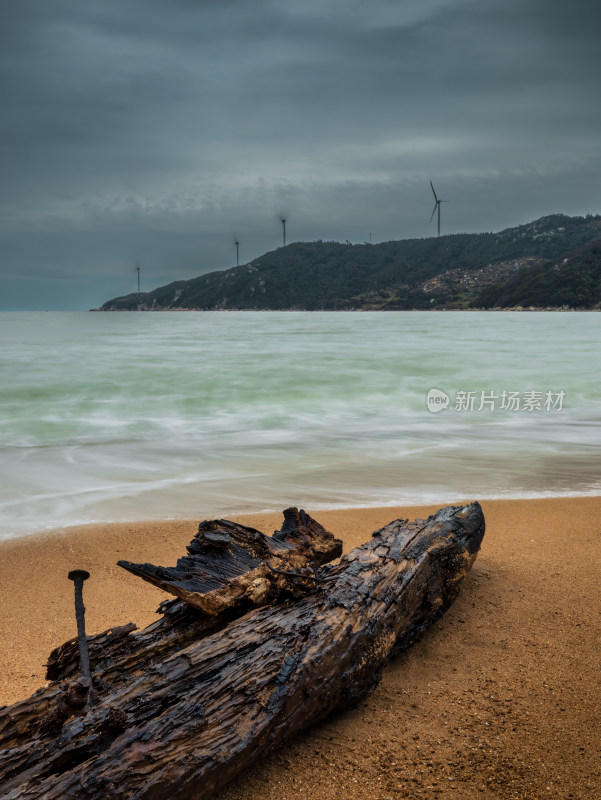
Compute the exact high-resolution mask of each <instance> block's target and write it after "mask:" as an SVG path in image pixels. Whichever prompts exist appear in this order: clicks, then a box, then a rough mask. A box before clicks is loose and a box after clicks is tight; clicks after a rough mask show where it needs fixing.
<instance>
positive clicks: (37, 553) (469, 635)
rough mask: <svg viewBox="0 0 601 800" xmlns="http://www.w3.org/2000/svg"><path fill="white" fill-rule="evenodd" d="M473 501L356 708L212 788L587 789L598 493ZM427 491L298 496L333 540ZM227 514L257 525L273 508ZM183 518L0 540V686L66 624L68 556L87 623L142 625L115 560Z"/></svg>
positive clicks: (264, 799) (16, 686) (148, 555)
mask: <svg viewBox="0 0 601 800" xmlns="http://www.w3.org/2000/svg"><path fill="white" fill-rule="evenodd" d="M440 505H444V502H443V503H441V504H440ZM482 506H483V509H484V513H485V517H486V523H487V532H486V536H485V538H484V542H483V545H482V550H481V552H480V555H479V556H478V560H477V561H476V564H475V566H474V568H473V570H472V572H471V573H470V575H469V576H468V577H467V579H466V580H465V582H464V585H463V589H462V593H461V595H460V597H459V598H458V600H457V601H456V602H455V604H454V605H453V607H452V608H451V609H450V610H449V611H448V612H447V614H446V615H445V616H444V617H443V618H442V619H441V620H440V621H439V622H437V623H436V624H435V625H434V626H433V627H432V628H431V630H430V631H429V632H428V633H427V634H426V635H425V636H424V638H423V639H422V640H421V641H420V642H418V643H417V644H416V645H414V646H413V647H412V648H411V649H410V650H408V651H406V652H405V653H404V654H402V655H401V656H399V657H398V658H397V659H395V660H394V661H393V662H392V663H391V664H389V665H388V667H387V668H386V669H385V671H384V677H383V680H382V682H381V684H380V686H379V687H378V688H377V689H376V691H375V692H374V694H373V695H372V696H371V697H370V698H368V699H367V700H366V701H364V702H363V703H362V704H361V705H360V706H359V707H358V708H356V709H354V710H352V711H349V712H345V713H343V714H338V715H335V716H333V717H331V718H329V719H328V720H327V721H326V722H325V723H323V724H321V725H320V726H318V727H315V728H312V729H310V730H309V731H308V732H306V733H305V734H303V735H302V736H301V737H298V738H296V739H295V740H294V741H292V742H290V743H289V744H288V745H286V746H285V747H283V748H282V749H281V750H280V751H278V752H277V753H275V754H274V755H272V756H271V757H269V758H267V759H265V760H263V761H262V762H261V763H260V764H258V765H257V766H256V767H255V768H254V769H253V770H251V771H250V772H249V773H247V774H245V775H244V776H243V777H242V778H240V779H238V780H237V781H235V782H234V783H233V784H231V785H230V786H229V787H227V788H226V789H225V790H224V792H222V794H221V795H220V796H219V800H254V798H257V797H261V800H276V798H277V800H297V799H298V800H300V799H301V798H303V799H304V798H311V800H330V798H349V800H360V799H361V800H363V799H364V798H365V799H367V798H369V800H386V799H387V798H397V797H398V798H407V800H410V799H411V798H461V799H462V800H463V799H465V800H471V798H491V799H492V798H497V799H502V800H506V799H508V798H524V800H526V799H527V800H534V799H535V798H536V799H537V800H547V798H548V800H551V799H552V798H553V799H555V798H566V800H567V799H568V798H575V799H579V800H580V799H582V800H585V799H586V800H589V799H591V798H596V797H601V764H600V761H599V748H600V746H601V720H600V717H601V713H600V712H601V667H600V663H601V513H600V512H601V498H590V497H589V498H568V499H563V498H562V499H542V500H516V501H508V500H498V501H485V502H483V503H482ZM438 507H440V506H439V505H438V506H427V507H412V508H408V507H405V508H373V509H355V510H353V509H350V510H345V511H325V512H324V511H322V512H314V513H313V512H312V513H313V516H315V518H316V519H318V520H319V521H320V522H322V523H323V524H324V525H325V526H326V527H327V528H329V529H330V530H331V531H332V532H333V533H335V534H336V535H337V536H339V537H341V538H342V539H343V540H344V543H345V551H348V550H349V549H351V548H352V547H355V546H357V545H359V544H361V543H362V542H363V541H365V540H366V539H368V538H369V537H370V535H371V532H372V530H374V529H376V528H378V527H381V526H382V525H383V524H385V523H387V522H389V521H390V520H392V519H395V518H397V517H400V516H402V517H410V518H414V517H423V516H427V515H428V514H429V513H431V512H432V511H434V510H436V508H438ZM307 510H309V511H311V509H307ZM208 511H209V510H208V509H207V514H205V516H208ZM237 519H239V520H240V521H242V522H244V523H246V524H249V525H253V526H254V527H257V528H259V529H261V530H264V531H265V532H267V533H271V532H272V531H273V530H274V529H276V528H278V527H279V526H280V523H281V515H279V514H263V515H247V516H245V517H238V518H237ZM197 524H198V520H195V521H186V522H182V521H177V522H172V521H157V522H148V523H136V524H131V523H124V524H110V525H95V526H86V527H81V528H70V529H65V530H63V531H53V532H51V533H46V534H43V535H35V536H30V537H26V538H22V539H17V540H8V541H5V542H2V543H0V580H1V582H0V587H1V588H0V611H1V613H0V637H1V639H0V641H1V642H2V647H1V649H0V703H3V704H8V703H12V702H14V701H16V700H18V699H20V698H22V697H25V696H27V695H28V694H30V693H31V692H32V691H34V690H35V689H36V688H38V687H39V686H40V685H42V684H43V682H44V668H43V664H44V662H45V660H46V658H47V656H48V654H49V653H50V651H51V649H52V648H53V647H55V646H56V645H58V644H60V643H62V642H63V641H65V640H67V639H69V638H71V637H73V636H74V635H75V633H76V628H75V619H74V613H73V585H72V584H71V583H70V582H69V581H68V580H67V577H66V575H67V572H68V571H69V570H70V569H73V568H83V569H87V570H88V571H89V572H90V573H91V574H92V577H91V579H90V580H89V581H88V582H87V583H86V585H85V590H84V591H85V603H86V609H87V611H86V622H87V628H88V632H89V633H96V632H99V631H101V630H104V629H106V628H109V627H111V626H114V625H118V624H124V623H126V622H129V621H133V622H135V623H136V624H137V625H138V626H139V627H143V626H144V625H147V624H148V623H150V622H152V621H153V620H154V619H156V614H155V611H156V608H157V606H158V604H159V603H160V602H161V600H162V599H164V598H165V597H167V595H164V594H163V593H162V592H161V591H159V590H158V589H156V588H155V587H153V586H150V585H149V584H146V583H144V582H143V581H140V580H137V579H136V578H135V577H134V576H132V575H130V574H128V573H126V572H125V571H123V570H121V569H120V568H119V567H117V566H116V565H115V562H116V561H117V560H118V559H120V558H123V559H127V560H131V561H150V562H153V563H157V564H165V565H169V564H172V563H175V560H176V558H177V557H178V556H179V555H180V554H181V553H182V552H183V550H184V547H185V545H186V544H187V543H188V542H189V541H190V539H191V538H192V536H193V535H194V533H195V531H196V528H197Z"/></svg>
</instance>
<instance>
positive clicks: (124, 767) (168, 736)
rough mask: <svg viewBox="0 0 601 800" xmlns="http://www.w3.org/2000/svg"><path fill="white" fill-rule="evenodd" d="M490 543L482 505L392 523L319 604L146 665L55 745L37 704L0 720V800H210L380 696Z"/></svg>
mask: <svg viewBox="0 0 601 800" xmlns="http://www.w3.org/2000/svg"><path fill="white" fill-rule="evenodd" d="M483 534H484V518H483V515H482V511H481V509H480V506H479V505H478V504H477V503H474V504H472V505H470V506H465V507H463V508H461V507H448V508H445V509H441V510H440V511H439V512H437V513H436V514H434V515H433V516H431V517H429V518H428V519H427V520H416V521H414V522H412V523H409V522H407V521H404V520H397V521H395V522H392V523H390V524H389V525H387V526H386V527H385V528H382V529H381V530H379V531H376V532H375V533H374V535H373V538H372V540H371V541H370V542H367V543H366V544H364V545H363V546H361V547H359V548H356V549H355V550H353V551H352V552H351V553H349V554H348V555H347V556H346V557H344V558H343V559H341V561H340V563H339V564H337V565H335V566H333V567H332V566H328V567H322V568H320V569H318V570H317V571H316V574H315V581H314V589H313V590H312V591H311V592H310V593H308V594H305V595H304V596H303V597H301V598H300V599H296V600H292V599H291V600H287V601H285V602H284V603H283V604H281V605H278V606H275V607H274V606H266V607H262V608H256V609H254V610H251V611H250V612H248V613H246V614H244V615H243V616H241V617H238V618H237V619H233V620H232V621H231V622H229V624H224V626H223V627H222V628H221V629H220V630H219V631H218V632H214V631H212V632H211V633H210V635H208V636H206V637H205V638H202V639H200V641H193V642H191V643H189V644H188V645H187V646H186V647H184V648H183V649H181V650H175V651H171V652H170V653H169V654H168V655H167V656H166V657H164V658H161V659H158V660H153V661H151V662H145V666H144V669H143V670H137V669H133V671H132V674H131V675H130V676H129V680H127V679H124V680H120V681H115V682H114V683H112V684H111V685H110V687H109V690H108V691H105V692H104V693H102V694H101V696H100V699H99V702H98V704H97V705H96V706H94V707H93V708H92V709H91V710H89V711H88V712H87V714H86V715H85V716H74V717H71V718H69V719H68V720H67V721H66V722H65V723H64V724H63V726H62V728H61V730H60V732H59V733H58V734H57V735H54V736H51V735H48V733H46V732H44V731H40V729H39V721H38V723H37V725H36V724H34V720H33V716H32V715H31V713H30V712H31V704H32V700H33V698H30V699H29V700H26V701H23V703H22V704H19V703H17V704H15V705H14V706H11V707H10V708H7V709H3V710H2V711H0V747H8V748H10V749H7V750H4V751H3V752H2V753H1V754H0V786H1V787H2V790H1V792H2V793H1V794H0V797H2V798H3V799H4V800H34V798H35V799H36V800H38V799H39V798H44V800H54V798H56V799H57V800H58V798H61V799H62V798H65V800H75V798H77V800H80V798H81V799H82V800H83V799H84V798H93V799H94V800H96V799H98V800H100V798H103V800H104V798H131V800H133V798H136V800H163V798H167V797H168V798H170V800H192V799H193V798H194V800H206V798H211V797H213V796H214V794H215V792H216V791H218V790H219V789H220V788H222V787H223V786H224V785H225V784H226V783H227V781H229V780H230V779H231V778H232V777H234V776H235V775H236V774H238V773H239V772H240V771H241V770H243V769H244V768H246V767H248V766H249V765H250V764H252V763H253V761H254V760H255V759H256V758H257V757H259V756H260V755H263V754H265V753H267V752H269V751H271V750H273V749H274V748H276V747H277V746H278V745H279V744H280V743H281V742H282V741H283V740H284V739H286V738H287V737H289V736H292V735H293V734H294V733H296V732H297V731H299V730H301V729H302V728H304V727H306V726H307V725H309V724H310V723H312V722H315V721H317V720H319V719H321V718H323V717H324V716H326V715H327V714H328V713H330V712H331V711H333V710H334V709H337V708H343V707H347V706H349V705H354V704H356V703H357V702H358V701H360V700H361V699H362V698H363V697H365V696H366V695H367V694H368V693H369V692H370V691H372V690H373V688H374V687H375V686H376V685H377V683H378V681H379V678H380V674H381V670H382V667H383V665H384V664H385V663H386V662H387V661H388V659H389V658H390V657H391V656H392V655H393V654H394V653H395V652H397V651H398V650H399V649H400V648H402V647H405V646H407V645H408V644H411V642H412V641H414V639H415V638H416V637H418V636H419V635H420V634H421V633H422V632H423V631H424V630H425V629H426V628H427V627H428V626H429V625H430V624H431V623H432V622H433V621H434V620H435V619H437V618H439V617H440V616H441V614H442V613H443V612H444V610H445V609H446V608H447V607H448V605H449V604H450V603H451V602H452V600H453V599H454V598H455V596H456V595H457V592H458V591H459V584H460V582H461V579H462V578H463V577H464V575H465V574H466V573H467V571H468V570H469V569H470V567H471V565H472V563H473V561H474V559H475V557H476V554H477V551H478V548H479V546H480V542H481V539H482V536H483ZM176 602H179V601H176ZM229 611H230V612H232V609H229ZM155 625H156V623H155ZM151 627H152V626H151ZM131 635H132V636H135V635H136V634H131ZM42 694H43V693H42ZM33 697H34V698H35V695H34V696H33ZM23 704H24V705H25V710H26V713H25V716H23V714H22V713H21V711H22V708H20V707H22V706H23ZM27 704H29V705H27ZM27 713H29V717H27ZM26 718H27V719H28V720H29V724H27V723H25V719H26ZM15 721H17V723H18V724H17V725H16V728H17V730H15V726H14V723H15ZM11 723H13V728H12V731H10V730H9V727H10V726H11ZM32 735H34V736H37V738H32Z"/></svg>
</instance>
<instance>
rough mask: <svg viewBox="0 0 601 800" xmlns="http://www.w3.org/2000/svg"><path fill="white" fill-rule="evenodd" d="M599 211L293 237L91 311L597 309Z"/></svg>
mask: <svg viewBox="0 0 601 800" xmlns="http://www.w3.org/2000/svg"><path fill="white" fill-rule="evenodd" d="M600 248H601V216H587V217H567V216H564V215H562V214H553V215H551V216H548V217H543V218H542V219H539V220H536V221H535V222H531V223H529V224H528V225H521V226H518V227H516V228H508V229H506V230H504V231H501V232H499V233H478V234H455V235H450V236H441V237H439V238H428V239H404V240H401V241H394V242H383V243H381V244H375V245H371V244H362V245H352V244H341V243H339V242H324V241H317V242H297V243H294V244H290V245H288V246H287V247H281V248H278V249H277V250H274V251H272V252H269V253H265V254H264V255H263V256H260V257H259V258H256V259H255V260H254V261H251V262H250V263H248V264H245V265H243V266H239V267H234V268H232V269H228V270H221V271H217V272H210V273H207V274H204V275H200V276H199V277H197V278H192V279H190V280H186V281H175V282H174V283H170V284H168V285H167V286H161V287H159V288H158V289H154V290H153V291H151V292H145V293H134V294H130V295H126V296H124V297H117V298H114V299H113V300H109V301H108V302H106V303H105V304H104V305H103V306H102V307H101V308H100V309H99V310H100V311H125V310H140V311H160V310H186V309H197V310H222V309H223V310H225V309H230V310H234V309H238V310H278V309H298V310H300V309H303V310H310V311H313V310H337V309H340V310H358V309H374V310H394V309H403V310H408V309H442V308H475V307H482V308H491V307H503V308H506V307H511V306H517V305H521V306H541V305H542V306H544V307H547V306H551V307H558V306H565V305H568V306H571V307H572V306H573V307H578V308H593V307H600V304H601V288H600V285H599V283H600V281H599V249H600Z"/></svg>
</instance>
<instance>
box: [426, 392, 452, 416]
mask: <svg viewBox="0 0 601 800" xmlns="http://www.w3.org/2000/svg"><path fill="white" fill-rule="evenodd" d="M449 402H450V398H449V395H448V394H445V393H444V392H441V391H440V389H430V391H429V392H428V394H427V395H426V405H427V407H428V411H431V412H432V414H438V412H439V411H444V410H445V408H447V406H448V405H449Z"/></svg>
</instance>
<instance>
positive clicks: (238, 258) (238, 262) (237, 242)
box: [234, 236, 240, 267]
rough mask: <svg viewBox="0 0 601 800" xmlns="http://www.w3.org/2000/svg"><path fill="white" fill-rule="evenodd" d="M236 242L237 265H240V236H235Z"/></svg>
mask: <svg viewBox="0 0 601 800" xmlns="http://www.w3.org/2000/svg"><path fill="white" fill-rule="evenodd" d="M234 244H235V245H236V266H237V267H239V266H240V242H239V241H238V237H237V236H234Z"/></svg>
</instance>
